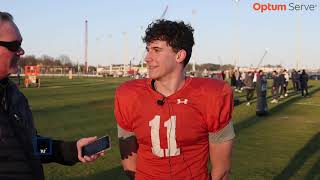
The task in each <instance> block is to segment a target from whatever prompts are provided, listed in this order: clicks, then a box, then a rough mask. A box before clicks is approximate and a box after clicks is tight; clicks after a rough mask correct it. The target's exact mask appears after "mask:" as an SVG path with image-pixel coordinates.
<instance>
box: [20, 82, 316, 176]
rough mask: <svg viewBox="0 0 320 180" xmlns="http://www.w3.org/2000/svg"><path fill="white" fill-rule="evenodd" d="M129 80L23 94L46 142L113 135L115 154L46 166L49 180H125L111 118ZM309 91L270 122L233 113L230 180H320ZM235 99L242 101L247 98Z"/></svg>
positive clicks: (287, 102)
mask: <svg viewBox="0 0 320 180" xmlns="http://www.w3.org/2000/svg"><path fill="white" fill-rule="evenodd" d="M125 80H127V79H123V78H116V79H114V78H106V79H102V78H101V79H96V78H75V79H73V80H68V79H66V78H42V79H41V83H42V87H41V88H28V89H25V88H23V89H22V91H23V92H24V94H25V95H26V96H27V97H28V99H29V103H30V105H31V108H32V111H33V115H34V120H35V124H36V127H37V129H38V133H39V134H41V135H42V136H48V137H53V138H56V139H64V140H73V139H78V138H81V137H88V136H95V135H97V136H102V135H104V134H109V135H110V136H111V139H112V146H113V147H112V150H110V151H109V152H107V154H106V155H105V157H103V158H100V159H99V160H97V161H96V162H94V163H88V164H80V163H78V164H77V165H75V166H72V167H66V166H61V165H58V164H55V163H52V164H46V165H44V170H45V176H46V179H71V180H78V179H79V180H80V179H86V180H87V179H92V180H93V179H115V180H122V179H127V178H126V176H125V175H124V173H123V171H122V167H121V164H120V156H119V149H118V142H117V137H116V135H117V131H116V123H115V120H114V116H113V97H114V89H115V88H116V87H117V85H118V84H120V83H122V82H124V81H125ZM269 84H271V83H269ZM310 85H311V88H310V89H309V91H310V94H311V97H309V98H302V97H301V95H300V94H290V96H289V97H287V98H285V99H283V100H281V102H280V103H279V104H276V105H274V104H272V105H271V104H269V111H270V114H269V116H267V117H256V116H255V104H254V103H253V104H252V105H251V106H246V105H245V103H242V104H240V105H239V106H237V107H236V108H235V111H234V114H233V120H234V126H235V131H236V134H237V137H236V139H235V144H234V151H233V157H232V172H231V176H230V179H279V180H280V179H281V180H283V179H319V178H320V131H319V127H320V118H319V115H320V105H319V104H320V83H319V81H310ZM235 95H236V96H239V97H240V100H241V101H242V102H243V101H244V93H242V94H239V93H235ZM269 96H270V95H269ZM269 101H270V100H269ZM142 113H143V112H142Z"/></svg>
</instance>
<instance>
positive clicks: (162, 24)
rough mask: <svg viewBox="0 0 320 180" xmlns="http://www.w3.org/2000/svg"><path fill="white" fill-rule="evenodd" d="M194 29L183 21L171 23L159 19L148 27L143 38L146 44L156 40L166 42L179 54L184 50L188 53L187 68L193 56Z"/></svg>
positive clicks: (185, 63)
mask: <svg viewBox="0 0 320 180" xmlns="http://www.w3.org/2000/svg"><path fill="white" fill-rule="evenodd" d="M193 31H194V29H193V28H192V27H191V25H189V24H185V23H184V22H183V21H169V20H164V19H158V20H156V21H154V22H152V23H150V24H149V25H148V28H147V29H146V32H145V33H146V34H145V37H143V38H142V40H143V42H144V43H146V44H149V43H151V42H152V41H155V40H161V41H166V42H167V43H168V45H169V46H171V47H172V48H173V50H174V51H176V52H178V51H179V50H181V49H183V50H185V51H186V52H187V56H186V58H185V59H184V61H183V65H184V66H186V65H187V64H188V62H189V60H190V57H191V54H192V46H193V45H194V39H193Z"/></svg>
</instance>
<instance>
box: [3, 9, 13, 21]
mask: <svg viewBox="0 0 320 180" xmlns="http://www.w3.org/2000/svg"><path fill="white" fill-rule="evenodd" d="M1 21H13V16H12V15H11V14H10V13H7V12H1V11H0V22H1Z"/></svg>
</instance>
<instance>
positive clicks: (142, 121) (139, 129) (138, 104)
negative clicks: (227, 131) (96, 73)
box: [115, 77, 233, 180]
mask: <svg viewBox="0 0 320 180" xmlns="http://www.w3.org/2000/svg"><path fill="white" fill-rule="evenodd" d="M158 100H163V101H164V103H163V104H162V105H161V104H159V103H157V101H158ZM232 111H233V94H232V89H231V88H230V86H229V85H228V84H227V83H225V82H224V81H220V80H215V79H209V78H191V77H187V79H186V82H185V84H184V86H183V87H182V88H181V89H180V90H179V91H177V92H176V93H174V94H173V95H171V96H168V97H166V98H165V99H163V96H162V95H161V94H159V93H158V92H156V91H155V90H153V89H152V85H151V79H140V80H132V81H128V82H126V83H124V84H122V85H121V86H120V87H118V88H117V90H116V96H115V117H116V120H117V123H118V125H119V126H120V127H121V128H123V129H124V130H127V131H130V132H134V133H135V135H136V137H137V141H138V144H139V149H138V152H137V164H136V179H138V180H140V179H161V180H162V179H163V180H168V179H181V180H187V179H197V180H208V179H209V175H208V169H207V163H208V158H209V140H208V134H209V133H210V132H213V133H214V132H217V131H219V130H220V129H222V128H224V127H225V126H226V125H228V123H229V122H230V120H231V115H232ZM191 177H192V178H191Z"/></svg>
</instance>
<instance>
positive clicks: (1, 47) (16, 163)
mask: <svg viewBox="0 0 320 180" xmlns="http://www.w3.org/2000/svg"><path fill="white" fill-rule="evenodd" d="M21 43H22V37H21V34H20V32H19V29H18V27H17V26H16V24H15V23H14V22H13V17H12V15H10V14H9V13H6V12H1V11H0V179H1V180H2V179H3V180H9V179H10V180H44V173H43V167H42V163H49V162H57V163H60V164H63V165H73V164H75V163H77V162H80V161H81V162H90V161H94V160H95V159H97V158H98V157H99V156H101V155H103V152H101V153H99V154H96V155H92V156H84V157H82V155H81V149H82V147H83V146H85V145H87V144H89V143H90V142H93V141H95V140H96V137H90V138H82V139H79V140H77V141H71V142H65V141H61V140H53V139H50V138H45V137H41V136H40V135H39V134H38V133H37V130H36V128H35V125H34V122H33V116H32V112H31V110H30V107H29V103H28V100H27V98H26V97H25V96H24V95H23V94H22V93H21V92H20V90H19V89H18V87H17V86H16V85H15V84H14V83H13V82H12V81H10V80H9V78H8V77H9V75H10V74H12V73H17V70H18V65H17V62H18V61H19V59H20V56H22V55H23V54H24V50H23V49H22V47H21Z"/></svg>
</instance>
